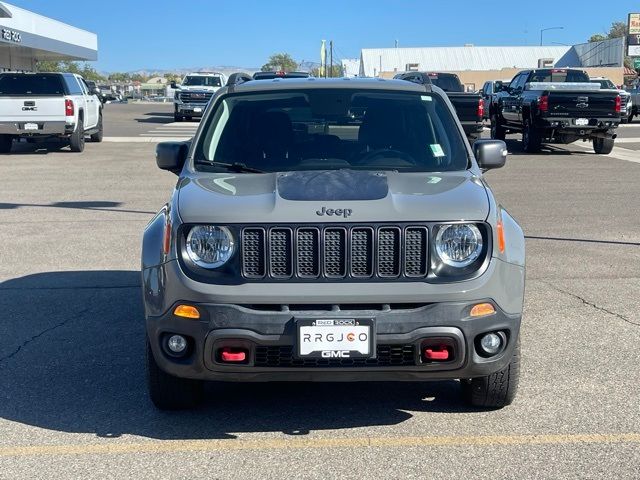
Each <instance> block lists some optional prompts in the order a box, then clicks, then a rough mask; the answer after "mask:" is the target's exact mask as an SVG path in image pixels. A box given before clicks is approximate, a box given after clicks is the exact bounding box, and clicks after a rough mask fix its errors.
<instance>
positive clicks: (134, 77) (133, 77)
mask: <svg viewBox="0 0 640 480" xmlns="http://www.w3.org/2000/svg"><path fill="white" fill-rule="evenodd" d="M131 81H132V82H140V83H144V82H146V81H147V77H145V76H144V75H142V74H141V73H134V74H133V75H131Z"/></svg>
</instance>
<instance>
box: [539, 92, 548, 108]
mask: <svg viewBox="0 0 640 480" xmlns="http://www.w3.org/2000/svg"><path fill="white" fill-rule="evenodd" d="M538 110H540V111H541V112H548V111H549V96H548V95H540V98H539V99H538Z"/></svg>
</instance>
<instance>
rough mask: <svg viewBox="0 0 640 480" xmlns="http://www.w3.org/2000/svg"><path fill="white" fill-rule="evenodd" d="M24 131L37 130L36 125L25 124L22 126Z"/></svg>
mask: <svg viewBox="0 0 640 480" xmlns="http://www.w3.org/2000/svg"><path fill="white" fill-rule="evenodd" d="M24 129H25V130H38V124H37V123H25V124H24Z"/></svg>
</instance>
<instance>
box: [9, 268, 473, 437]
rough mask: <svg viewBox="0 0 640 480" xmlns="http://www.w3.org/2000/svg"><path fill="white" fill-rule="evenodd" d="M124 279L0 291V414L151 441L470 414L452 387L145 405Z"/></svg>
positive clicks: (315, 388) (278, 388)
mask: <svg viewBox="0 0 640 480" xmlns="http://www.w3.org/2000/svg"><path fill="white" fill-rule="evenodd" d="M139 277H140V273H139V272H136V271H100V270H97V271H75V272H48V273H39V274H34V275H28V276H25V277H21V278H15V279H10V280H7V281H4V282H2V283H0V308H1V309H2V311H3V315H2V317H1V318H0V338H3V339H4V342H3V343H2V345H0V378H2V380H3V388H2V389H0V418H2V419H5V420H10V421H12V422H20V423H23V424H26V425H32V426H37V427H39V428H46V429H51V430H57V431H62V432H74V433H94V434H96V435H98V436H101V437H117V436H120V435H123V434H132V435H140V436H145V437H150V438H159V439H209V438H218V439H225V438H235V434H237V433H243V432H283V433H285V434H290V435H304V434H307V433H309V432H311V431H314V430H332V429H346V428H354V427H364V426H381V425H396V424H399V423H401V422H404V421H406V420H408V419H410V418H411V417H412V416H413V415H412V414H411V413H410V412H434V413H438V412H439V413H446V412H471V411H473V410H470V409H468V408H467V407H466V406H465V405H464V404H463V403H462V402H461V400H460V398H459V384H458V382H453V381H449V382H433V383H393V384H390V383H252V384H220V383H211V384H208V385H207V399H206V401H205V403H204V405H203V406H201V407H200V408H198V409H196V410H192V411H183V412H171V413H167V412H160V411H158V410H156V409H155V408H154V407H153V405H152V404H151V402H150V401H149V399H148V396H147V392H146V385H145V370H144V336H145V331H144V321H143V311H142V302H141V292H140V287H139Z"/></svg>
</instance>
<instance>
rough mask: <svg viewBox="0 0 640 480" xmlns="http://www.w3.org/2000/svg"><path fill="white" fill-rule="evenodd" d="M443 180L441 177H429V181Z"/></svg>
mask: <svg viewBox="0 0 640 480" xmlns="http://www.w3.org/2000/svg"><path fill="white" fill-rule="evenodd" d="M441 180H442V178H440V177H427V183H440V181H441Z"/></svg>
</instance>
